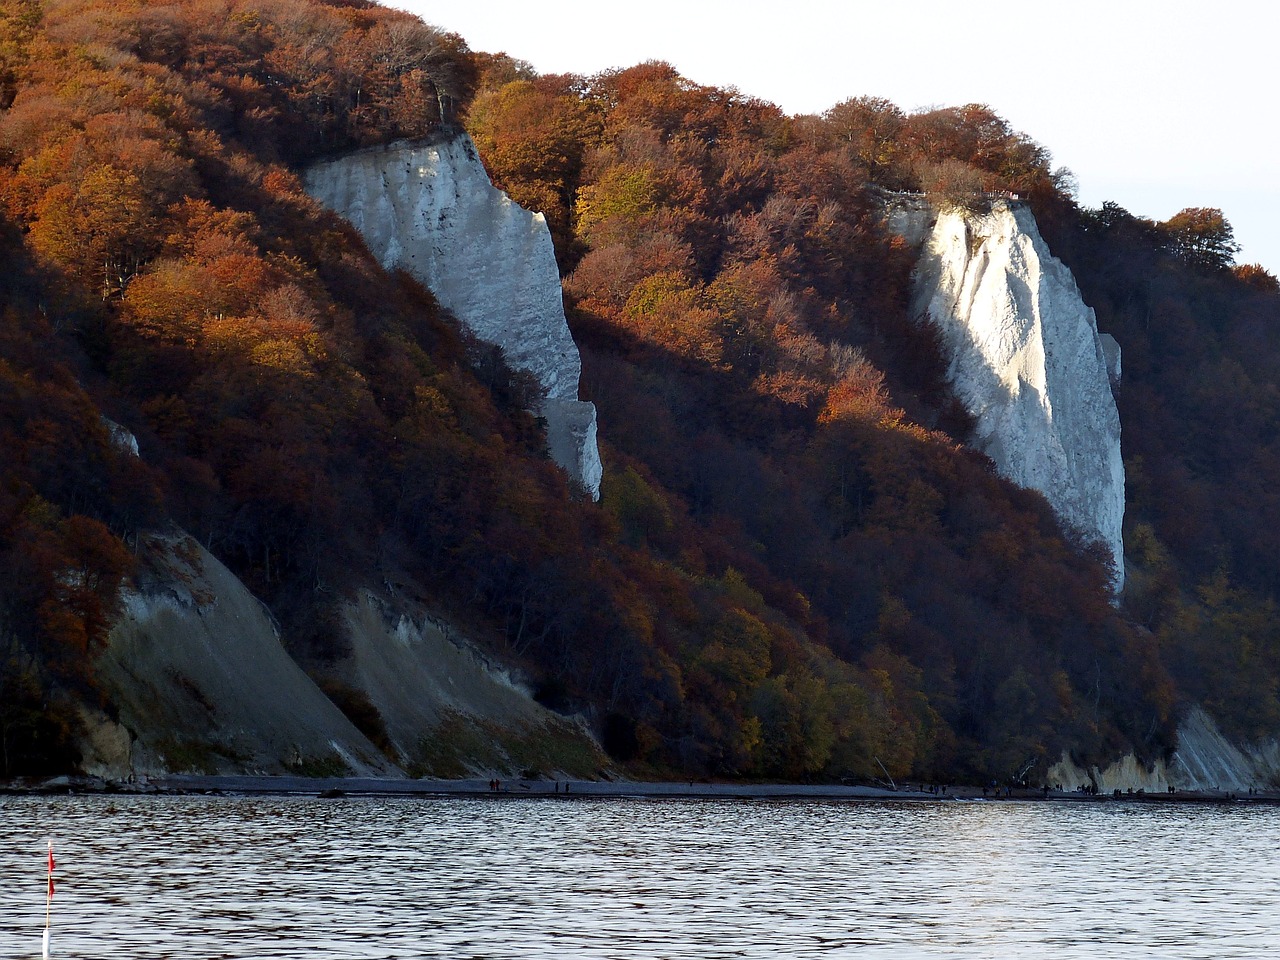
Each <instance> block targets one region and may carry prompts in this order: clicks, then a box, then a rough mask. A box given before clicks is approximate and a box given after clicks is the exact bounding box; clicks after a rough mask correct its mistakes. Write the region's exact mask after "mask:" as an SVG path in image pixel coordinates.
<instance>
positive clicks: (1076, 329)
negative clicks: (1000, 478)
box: [888, 201, 1124, 592]
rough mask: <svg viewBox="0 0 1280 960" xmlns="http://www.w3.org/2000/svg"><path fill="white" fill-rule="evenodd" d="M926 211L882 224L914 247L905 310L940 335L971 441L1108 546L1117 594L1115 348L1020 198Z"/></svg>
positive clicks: (1120, 554)
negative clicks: (916, 253)
mask: <svg viewBox="0 0 1280 960" xmlns="http://www.w3.org/2000/svg"><path fill="white" fill-rule="evenodd" d="M934 217H935V214H934V213H933V212H932V211H931V210H930V209H929V208H928V206H927V205H926V204H923V203H922V202H919V201H915V202H911V201H908V202H905V203H902V202H900V203H897V204H896V205H895V206H894V207H891V209H890V212H889V221H888V222H889V226H890V228H891V229H893V230H895V231H896V232H898V233H900V234H901V235H902V236H903V237H905V238H906V239H908V240H915V241H917V242H919V243H921V244H922V248H921V254H920V262H919V265H918V266H917V268H916V274H915V303H914V312H915V314H916V315H917V316H920V317H922V318H927V319H928V320H929V321H931V322H932V323H934V324H936V325H937V326H938V328H939V329H940V330H941V332H942V338H943V349H944V353H945V357H946V360H947V362H948V365H949V366H948V373H949V378H950V382H951V385H952V388H953V389H954V391H955V394H956V396H957V398H958V399H959V400H960V401H961V402H962V403H963V404H964V405H965V407H966V408H967V409H968V411H969V413H970V414H971V415H972V416H973V417H974V419H975V428H974V436H973V439H972V442H973V444H974V446H976V447H977V448H978V449H980V450H982V451H983V452H984V453H986V454H987V455H988V456H989V457H991V459H992V461H994V462H995V464H996V467H997V469H998V470H999V471H1000V472H1001V474H1003V475H1004V476H1006V477H1008V478H1009V479H1010V480H1012V481H1014V482H1015V483H1017V484H1019V485H1021V486H1024V487H1028V488H1030V489H1032V490H1038V491H1040V492H1041V493H1043V494H1044V495H1045V497H1046V498H1047V499H1048V501H1049V503H1050V504H1051V505H1052V506H1053V507H1054V509H1055V510H1056V511H1057V513H1058V515H1059V516H1060V517H1061V518H1062V519H1063V520H1064V521H1066V523H1067V524H1068V525H1070V526H1071V527H1073V528H1074V529H1076V530H1077V531H1078V532H1080V533H1081V534H1082V535H1083V536H1084V537H1086V538H1087V539H1089V540H1100V541H1102V542H1103V543H1104V544H1105V545H1106V546H1107V547H1108V549H1109V550H1110V553H1111V557H1112V559H1113V561H1114V564H1115V581H1114V587H1115V589H1116V591H1117V592H1119V590H1120V589H1121V587H1123V577H1124V545H1123V542H1122V540H1121V523H1122V521H1123V519H1124V465H1123V463H1122V461H1121V459H1120V416H1119V413H1118V412H1117V410H1116V404H1115V398H1114V397H1113V395H1112V391H1111V382H1112V380H1113V379H1118V377H1119V374H1120V353H1119V346H1118V345H1117V344H1116V343H1115V341H1114V340H1113V339H1111V338H1110V337H1106V338H1103V337H1099V335H1098V327H1097V321H1096V318H1095V316H1094V312H1093V309H1092V308H1091V307H1088V306H1086V305H1085V303H1084V301H1083V300H1081V298H1080V291H1079V289H1078V288H1077V287H1076V283H1075V278H1074V277H1072V275H1071V271H1070V270H1068V269H1067V267H1066V266H1065V265H1064V264H1063V263H1062V262H1061V261H1060V260H1058V259H1057V258H1056V257H1054V256H1053V254H1052V253H1050V252H1049V248H1048V246H1047V245H1046V244H1045V242H1044V239H1043V238H1042V237H1041V236H1040V231H1039V229H1038V228H1037V226H1036V222H1035V218H1034V217H1033V216H1032V214H1031V211H1030V210H1029V209H1028V208H1027V207H1025V206H1023V205H1021V204H1009V203H1005V202H997V203H995V204H994V206H993V207H992V209H991V210H990V211H989V212H988V213H981V214H975V213H967V212H964V211H959V210H948V211H944V212H942V213H938V214H936V219H934ZM931 220H932V221H933V222H932V226H931V227H930V226H929V222H930V221H931Z"/></svg>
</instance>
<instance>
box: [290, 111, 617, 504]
mask: <svg viewBox="0 0 1280 960" xmlns="http://www.w3.org/2000/svg"><path fill="white" fill-rule="evenodd" d="M305 180H306V187H307V191H308V192H309V193H310V194H311V195H312V196H313V197H315V198H316V199H317V200H318V201H320V202H321V203H323V204H324V205H325V206H327V207H329V208H330V209H331V210H333V211H335V212H336V213H338V214H340V215H341V216H343V217H345V218H347V219H348V220H350V221H351V223H352V224H353V225H354V226H355V227H356V229H358V230H359V231H360V233H361V234H362V235H363V237H364V239H365V243H366V244H367V245H368V247H369V249H370V250H371V251H372V252H373V254H374V255H375V256H376V257H377V258H378V259H379V260H380V261H381V262H382V264H383V266H385V267H387V268H389V269H390V268H398V269H403V270H407V271H408V272H409V273H410V274H412V275H413V276H414V277H416V278H417V279H418V280H420V281H422V282H423V283H424V284H425V285H426V286H427V287H429V288H430V290H431V291H432V293H434V294H435V296H436V298H437V299H438V300H439V301H440V303H441V304H443V305H444V306H445V307H447V308H448V309H449V310H451V311H452V312H453V313H454V315H455V316H457V317H458V319H459V320H460V321H462V323H464V324H465V325H466V326H467V328H468V329H470V330H471V332H472V333H474V334H475V335H476V336H477V337H479V338H480V339H482V340H485V341H488V342H489V343H494V344H497V345H498V346H499V347H501V348H502V351H503V353H504V354H505V356H506V358H507V361H508V362H509V363H510V364H511V365H512V366H513V367H515V368H517V369H520V370H526V371H528V372H529V373H532V374H533V375H534V376H535V377H537V379H538V382H539V384H540V385H541V387H542V389H543V391H544V393H545V400H544V402H543V405H542V409H541V410H540V413H541V415H542V416H543V417H544V418H545V419H546V423H547V444H548V448H549V450H550V453H551V456H552V458H553V459H554V460H555V461H556V463H558V464H559V465H560V466H561V467H562V468H563V469H564V470H565V471H566V472H567V473H568V474H569V476H570V477H571V478H573V479H574V480H575V481H577V482H578V483H579V484H581V485H582V486H583V487H584V488H585V489H586V490H588V491H589V492H590V493H591V495H592V497H593V498H596V499H598V498H599V495H600V476H601V472H602V471H601V465H600V454H599V451H598V449H597V446H596V413H595V407H594V405H592V404H590V403H583V402H580V401H579V400H578V379H579V376H580V374H581V370H582V361H581V358H580V356H579V354H578V348H577V345H576V344H575V343H574V342H573V337H572V336H571V335H570V333H569V326H568V324H567V323H566V321H565V316H564V303H563V300H562V295H561V290H560V275H559V271H558V268H557V266H556V260H555V251H554V249H553V247H552V243H551V233H550V231H549V230H548V229H547V224H546V220H545V219H544V218H543V216H542V214H540V213H531V212H529V211H528V210H525V209H524V208H523V207H521V206H520V205H519V204H517V203H515V202H514V201H512V200H511V199H510V198H509V197H508V196H507V195H506V194H505V193H502V192H501V191H499V190H497V189H495V188H494V186H493V184H492V183H490V181H489V177H488V174H486V173H485V170H484V167H483V165H482V164H481V163H480V159H479V157H478V156H477V155H476V149H475V145H474V144H473V143H472V142H471V139H470V138H469V137H467V136H466V135H460V136H457V137H455V138H452V139H448V140H439V141H433V142H428V143H398V144H392V145H390V146H387V147H378V148H373V149H369V150H362V151H359V152H357V153H353V154H350V155H348V156H345V157H340V158H338V159H335V160H329V161H326V162H323V163H319V164H316V165H315V166H313V167H311V168H310V169H309V170H308V171H307V173H306V178H305Z"/></svg>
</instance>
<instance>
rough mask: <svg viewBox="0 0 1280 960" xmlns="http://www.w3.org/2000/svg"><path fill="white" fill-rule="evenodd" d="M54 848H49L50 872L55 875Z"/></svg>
mask: <svg viewBox="0 0 1280 960" xmlns="http://www.w3.org/2000/svg"><path fill="white" fill-rule="evenodd" d="M53 866H54V864H53V847H50V848H49V872H50V873H53Z"/></svg>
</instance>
